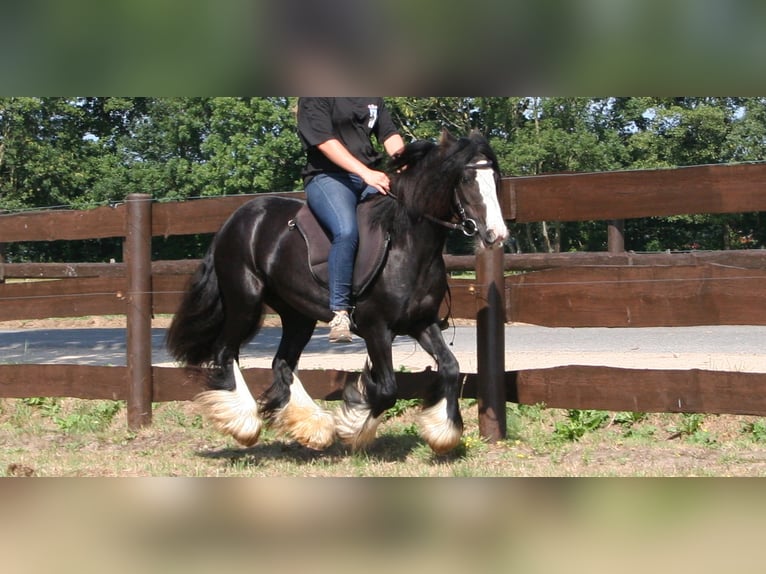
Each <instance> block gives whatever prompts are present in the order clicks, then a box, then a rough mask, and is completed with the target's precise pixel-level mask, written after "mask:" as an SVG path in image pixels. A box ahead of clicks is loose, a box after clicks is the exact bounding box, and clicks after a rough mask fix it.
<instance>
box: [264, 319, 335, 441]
mask: <svg viewBox="0 0 766 574" xmlns="http://www.w3.org/2000/svg"><path fill="white" fill-rule="evenodd" d="M280 316H281V318H282V340H281V342H280V344H279V349H278V350H277V354H276V356H275V357H274V361H273V363H272V371H273V373H274V382H273V384H272V385H271V387H269V388H268V389H267V390H266V392H264V393H263V395H262V396H261V397H260V399H259V403H260V405H261V412H262V413H263V416H264V417H265V418H267V419H268V421H269V423H270V424H271V426H272V427H273V428H274V429H275V430H277V431H278V432H282V433H284V434H286V435H288V436H290V437H292V438H293V439H295V440H296V441H298V442H299V443H300V444H302V445H303V446H306V447H308V448H312V449H315V450H322V449H325V448H327V447H328V446H330V445H331V444H332V443H333V441H334V440H335V423H334V420H333V416H332V414H330V413H329V412H328V411H326V410H325V409H323V408H322V407H320V406H319V405H318V404H317V403H316V402H315V401H314V400H313V399H312V398H311V397H310V396H309V394H308V393H307V392H306V389H304V388H303V385H302V384H301V381H300V379H299V378H298V376H297V375H296V374H295V367H296V366H297V364H298V359H299V358H300V355H301V353H302V352H303V349H304V348H305V346H306V345H307V344H308V342H309V340H310V339H311V335H312V334H313V332H314V327H315V325H316V321H315V320H313V319H308V318H306V317H303V316H301V315H296V314H292V313H282V314H281V315H280Z"/></svg>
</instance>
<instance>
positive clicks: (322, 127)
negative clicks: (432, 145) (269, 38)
mask: <svg viewBox="0 0 766 574" xmlns="http://www.w3.org/2000/svg"><path fill="white" fill-rule="evenodd" d="M298 133H299V135H300V139H301V142H302V144H303V147H304V149H305V150H306V160H307V161H306V167H305V168H304V170H303V178H304V179H303V181H304V186H305V189H306V200H307V203H308V205H309V207H310V208H311V211H312V212H313V213H314V215H315V216H316V218H317V219H318V220H319V222H320V223H321V224H322V225H323V226H324V227H325V229H327V230H328V231H329V233H330V234H331V236H332V246H331V248H330V259H329V261H328V272H329V289H330V310H331V311H332V312H333V313H334V317H333V319H332V320H331V321H330V342H332V343H336V342H349V341H351V321H350V318H349V311H350V310H351V280H352V277H353V273H354V258H355V256H356V248H357V243H358V240H359V231H358V227H357V221H356V206H357V204H358V203H359V202H360V201H362V200H363V199H365V198H366V197H368V196H369V195H372V194H375V193H382V194H387V193H388V190H389V186H390V182H389V179H388V176H387V175H386V174H385V173H384V172H382V171H379V169H378V168H377V166H378V164H379V162H380V160H381V154H380V153H378V152H377V151H376V150H375V148H374V147H373V143H372V135H374V136H375V139H376V140H377V141H378V142H379V143H382V144H383V147H384V148H385V150H386V153H387V154H388V155H389V156H394V155H395V154H397V153H398V152H400V151H401V150H402V148H403V147H404V140H403V139H402V136H401V135H400V134H399V132H398V131H397V129H396V126H394V123H393V121H392V120H391V116H390V114H389V112H388V110H387V109H386V107H385V104H384V102H383V98H298Z"/></svg>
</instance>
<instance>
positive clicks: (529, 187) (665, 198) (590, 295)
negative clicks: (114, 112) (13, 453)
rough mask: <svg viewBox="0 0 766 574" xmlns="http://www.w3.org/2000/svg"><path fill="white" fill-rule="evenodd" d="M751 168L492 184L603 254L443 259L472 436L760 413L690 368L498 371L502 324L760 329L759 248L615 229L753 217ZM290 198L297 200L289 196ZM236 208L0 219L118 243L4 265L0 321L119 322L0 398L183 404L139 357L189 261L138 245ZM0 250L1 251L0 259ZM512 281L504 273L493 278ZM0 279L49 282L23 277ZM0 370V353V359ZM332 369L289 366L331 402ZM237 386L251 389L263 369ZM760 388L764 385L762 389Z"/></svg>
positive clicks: (223, 202) (336, 381)
mask: <svg viewBox="0 0 766 574" xmlns="http://www.w3.org/2000/svg"><path fill="white" fill-rule="evenodd" d="M764 181H766V166H764V165H760V164H746V165H731V166H702V167H689V168H680V169H672V170H670V169H669V170H652V171H625V172H609V173H594V174H567V175H553V176H535V177H519V178H505V179H503V181H502V188H501V193H500V199H501V206H502V208H503V211H504V214H505V216H506V218H507V219H509V220H515V221H517V222H534V221H580V220H604V221H605V222H609V225H610V228H609V237H610V250H609V252H605V253H559V254H503V253H502V252H500V251H499V250H491V251H488V252H486V253H484V254H483V255H482V256H481V257H479V258H478V260H477V258H474V257H472V256H470V257H450V256H448V257H447V258H446V259H447V263H448V267H449V268H451V269H476V270H477V279H476V280H457V279H451V280H450V281H451V291H452V311H453V314H454V316H456V317H467V318H476V319H477V331H478V332H477V341H478V344H477V347H478V348H477V363H478V373H476V374H468V375H467V377H466V385H465V388H464V392H463V396H465V397H476V398H478V399H479V407H480V421H479V423H480V430H481V432H482V434H483V435H484V436H486V437H488V438H490V439H497V438H500V437H502V436H504V433H505V402H506V400H510V401H515V402H521V403H527V404H534V403H539V402H544V403H545V404H547V405H548V406H552V407H565V408H599V409H609V410H631V411H647V412H650V411H665V412H708V413H735V414H755V415H766V392H764V391H766V375H762V374H753V373H738V372H713V371H701V370H691V371H688V370H679V371H673V370H639V369H618V368H610V367H584V366H566V367H557V368H553V369H531V370H524V371H519V372H506V371H505V368H504V363H503V351H504V340H503V336H504V329H503V324H504V322H505V321H521V322H527V323H535V324H540V325H548V326H572V327H576V326H627V327H630V326H634V327H638V326H680V325H704V324H710V325H714V324H756V325H765V324H766V304H764V303H766V281H764V279H766V252H765V251H762V250H757V251H756V250H754V251H726V252H705V253H694V252H691V253H685V254H662V253H657V254H634V253H625V252H621V228H622V227H621V225H620V221H621V220H624V219H626V218H636V217H648V216H666V215H677V214H691V213H738V212H753V211H766V190H764V184H763V182H764ZM290 195H296V193H292V194H290ZM249 199H250V197H249V196H229V197H221V198H210V199H199V200H193V201H186V202H178V203H157V202H153V201H152V200H151V198H150V197H148V196H142V195H133V196H130V197H128V198H127V199H126V202H125V203H123V204H121V205H117V206H114V207H100V208H97V209H93V210H87V211H48V212H38V213H26V214H24V213H22V214H14V215H4V216H0V245H2V244H5V243H12V242H21V241H42V240H77V239H91V238H105V237H122V238H124V255H125V256H124V261H125V262H124V263H113V264H109V263H102V264H94V263H48V264H34V263H3V262H2V259H0V321H6V320H11V319H36V318H46V317H70V316H82V315H105V314H122V315H126V316H127V320H128V332H127V347H128V349H127V365H126V366H125V367H119V366H118V367H93V366H84V365H32V364H22V365H0V397H30V396H72V397H81V398H109V399H120V400H126V401H127V405H128V424H129V426H130V427H131V428H138V427H140V426H143V425H146V424H149V423H150V422H151V403H152V402H154V401H170V400H186V399H190V398H191V397H193V396H194V395H195V394H196V393H197V392H198V391H199V390H200V388H201V383H200V381H201V374H200V373H199V372H196V371H195V370H194V369H183V368H171V367H157V366H153V365H152V363H151V345H150V328H151V316H152V314H156V313H172V312H173V311H174V310H175V308H176V306H177V304H178V302H179V299H180V294H181V292H182V291H183V288H184V285H185V283H186V281H187V280H188V276H189V274H190V273H191V271H192V270H193V269H194V267H195V265H196V262H195V261H151V253H150V244H151V237H152V236H165V237H167V236H170V235H184V234H191V233H207V232H214V231H216V230H217V229H218V227H219V226H220V224H221V223H222V222H223V221H224V220H225V219H226V218H227V217H228V216H229V215H230V214H231V212H232V211H233V210H234V209H235V208H236V207H238V206H239V205H241V204H243V203H244V202H246V201H248V200H249ZM0 253H1V251H0ZM509 270H510V271H523V272H524V273H517V274H511V275H507V276H504V274H503V271H509ZM5 278H27V279H29V278H41V279H58V280H57V281H40V282H29V283H18V282H10V283H5V284H2V281H3V279H5ZM0 360H1V358H0ZM353 376H355V374H354V373H348V372H344V371H333V370H330V371H324V370H323V371H302V372H301V379H302V381H303V382H304V384H305V385H306V387H307V389H308V391H309V393H310V394H311V395H312V396H314V397H315V398H323V399H330V400H334V399H338V398H339V397H340V390H341V388H342V385H343V384H344V383H345V381H346V379H347V378H348V377H353ZM245 377H246V379H247V381H248V384H250V385H251V386H252V388H253V390H254V392H256V393H257V392H260V391H261V390H262V389H263V388H265V386H267V385H268V384H270V382H271V380H270V379H271V373H270V371H269V370H266V369H249V370H247V371H245ZM397 377H398V380H399V384H400V389H401V396H402V397H414V396H421V395H422V393H423V390H424V388H425V386H426V385H427V384H428V383H429V381H430V380H431V379H432V377H433V374H432V373H430V372H428V371H425V372H422V373H399V374H397ZM762 385H763V386H762Z"/></svg>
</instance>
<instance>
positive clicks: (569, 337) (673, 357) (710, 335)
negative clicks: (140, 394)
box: [0, 317, 766, 372]
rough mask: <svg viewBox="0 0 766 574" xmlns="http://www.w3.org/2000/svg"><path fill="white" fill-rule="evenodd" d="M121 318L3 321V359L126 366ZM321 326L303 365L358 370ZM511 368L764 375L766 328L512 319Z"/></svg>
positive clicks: (410, 344)
mask: <svg viewBox="0 0 766 574" xmlns="http://www.w3.org/2000/svg"><path fill="white" fill-rule="evenodd" d="M169 322H170V319H169V318H168V317H158V318H156V319H155V320H154V321H153V324H152V326H153V348H154V350H153V362H154V364H155V365H172V364H173V361H172V359H171V358H170V357H169V356H168V355H167V353H166V352H165V349H164V344H163V339H164V329H165V328H166V327H167V326H168V324H169ZM278 325H279V321H278V319H273V318H269V319H267V321H266V323H265V325H264V329H263V330H262V331H261V333H259V335H258V336H257V337H256V339H255V341H254V342H252V343H250V345H248V346H247V347H246V348H245V350H244V352H243V358H242V364H243V366H244V367H269V366H270V365H271V359H272V357H273V355H274V352H275V351H276V348H277V345H278V344H279V337H280V334H281V331H280V329H279V328H278ZM124 328H125V318H124V317H86V318H78V319H45V320H27V321H7V322H0V362H18V363H26V362H31V363H36V362H45V363H72V362H76V363H82V364H124V360H125V359H124V354H125V347H124ZM326 334H327V328H326V326H325V325H322V324H320V325H319V326H318V327H317V330H316V332H315V334H314V337H313V338H312V340H311V342H310V343H309V345H308V346H307V347H306V350H305V351H304V353H303V356H302V358H301V362H300V364H299V367H300V368H302V369H339V370H357V369H361V368H362V367H363V366H364V362H365V357H366V352H365V348H364V343H363V341H362V340H361V339H359V338H357V339H355V341H354V342H352V343H349V344H343V345H337V344H336V345H331V344H329V343H327V340H326V339H327V337H326ZM444 336H445V340H446V341H447V343H449V344H450V345H451V347H450V348H451V349H452V351H453V352H454V353H455V355H456V357H457V359H458V361H459V362H460V366H461V370H462V371H463V372H476V370H477V358H476V331H475V328H474V324H473V322H471V321H459V322H456V323H455V327H454V328H452V327H450V328H449V329H447V330H446V331H445V332H444ZM505 339H506V340H505V349H506V353H505V365H506V369H507V370H522V369H531V368H548V367H556V366H562V365H603V366H614V367H622V368H638V369H705V370H717V371H737V372H766V327H752V326H728V327H727V326H716V327H678V328H657V329H604V328H580V329H566V328H558V329H548V328H544V327H537V326H533V325H525V324H509V325H507V326H506V331H505ZM393 355H394V366H395V368H397V369H400V370H411V371H417V370H422V369H424V368H426V367H429V366H431V367H434V366H435V365H434V363H433V360H432V359H431V358H430V357H429V356H428V355H427V354H426V353H425V352H424V351H423V350H422V349H421V348H420V347H419V345H418V344H417V343H416V342H415V341H414V340H412V339H409V338H407V337H398V338H397V339H396V340H395V341H394V346H393Z"/></svg>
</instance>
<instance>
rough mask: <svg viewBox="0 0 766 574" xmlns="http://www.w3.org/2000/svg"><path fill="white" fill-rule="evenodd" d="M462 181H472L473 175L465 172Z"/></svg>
mask: <svg viewBox="0 0 766 574" xmlns="http://www.w3.org/2000/svg"><path fill="white" fill-rule="evenodd" d="M461 181H462V182H463V183H471V182H472V181H473V177H472V176H470V175H467V174H463V178H462V180H461Z"/></svg>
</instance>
